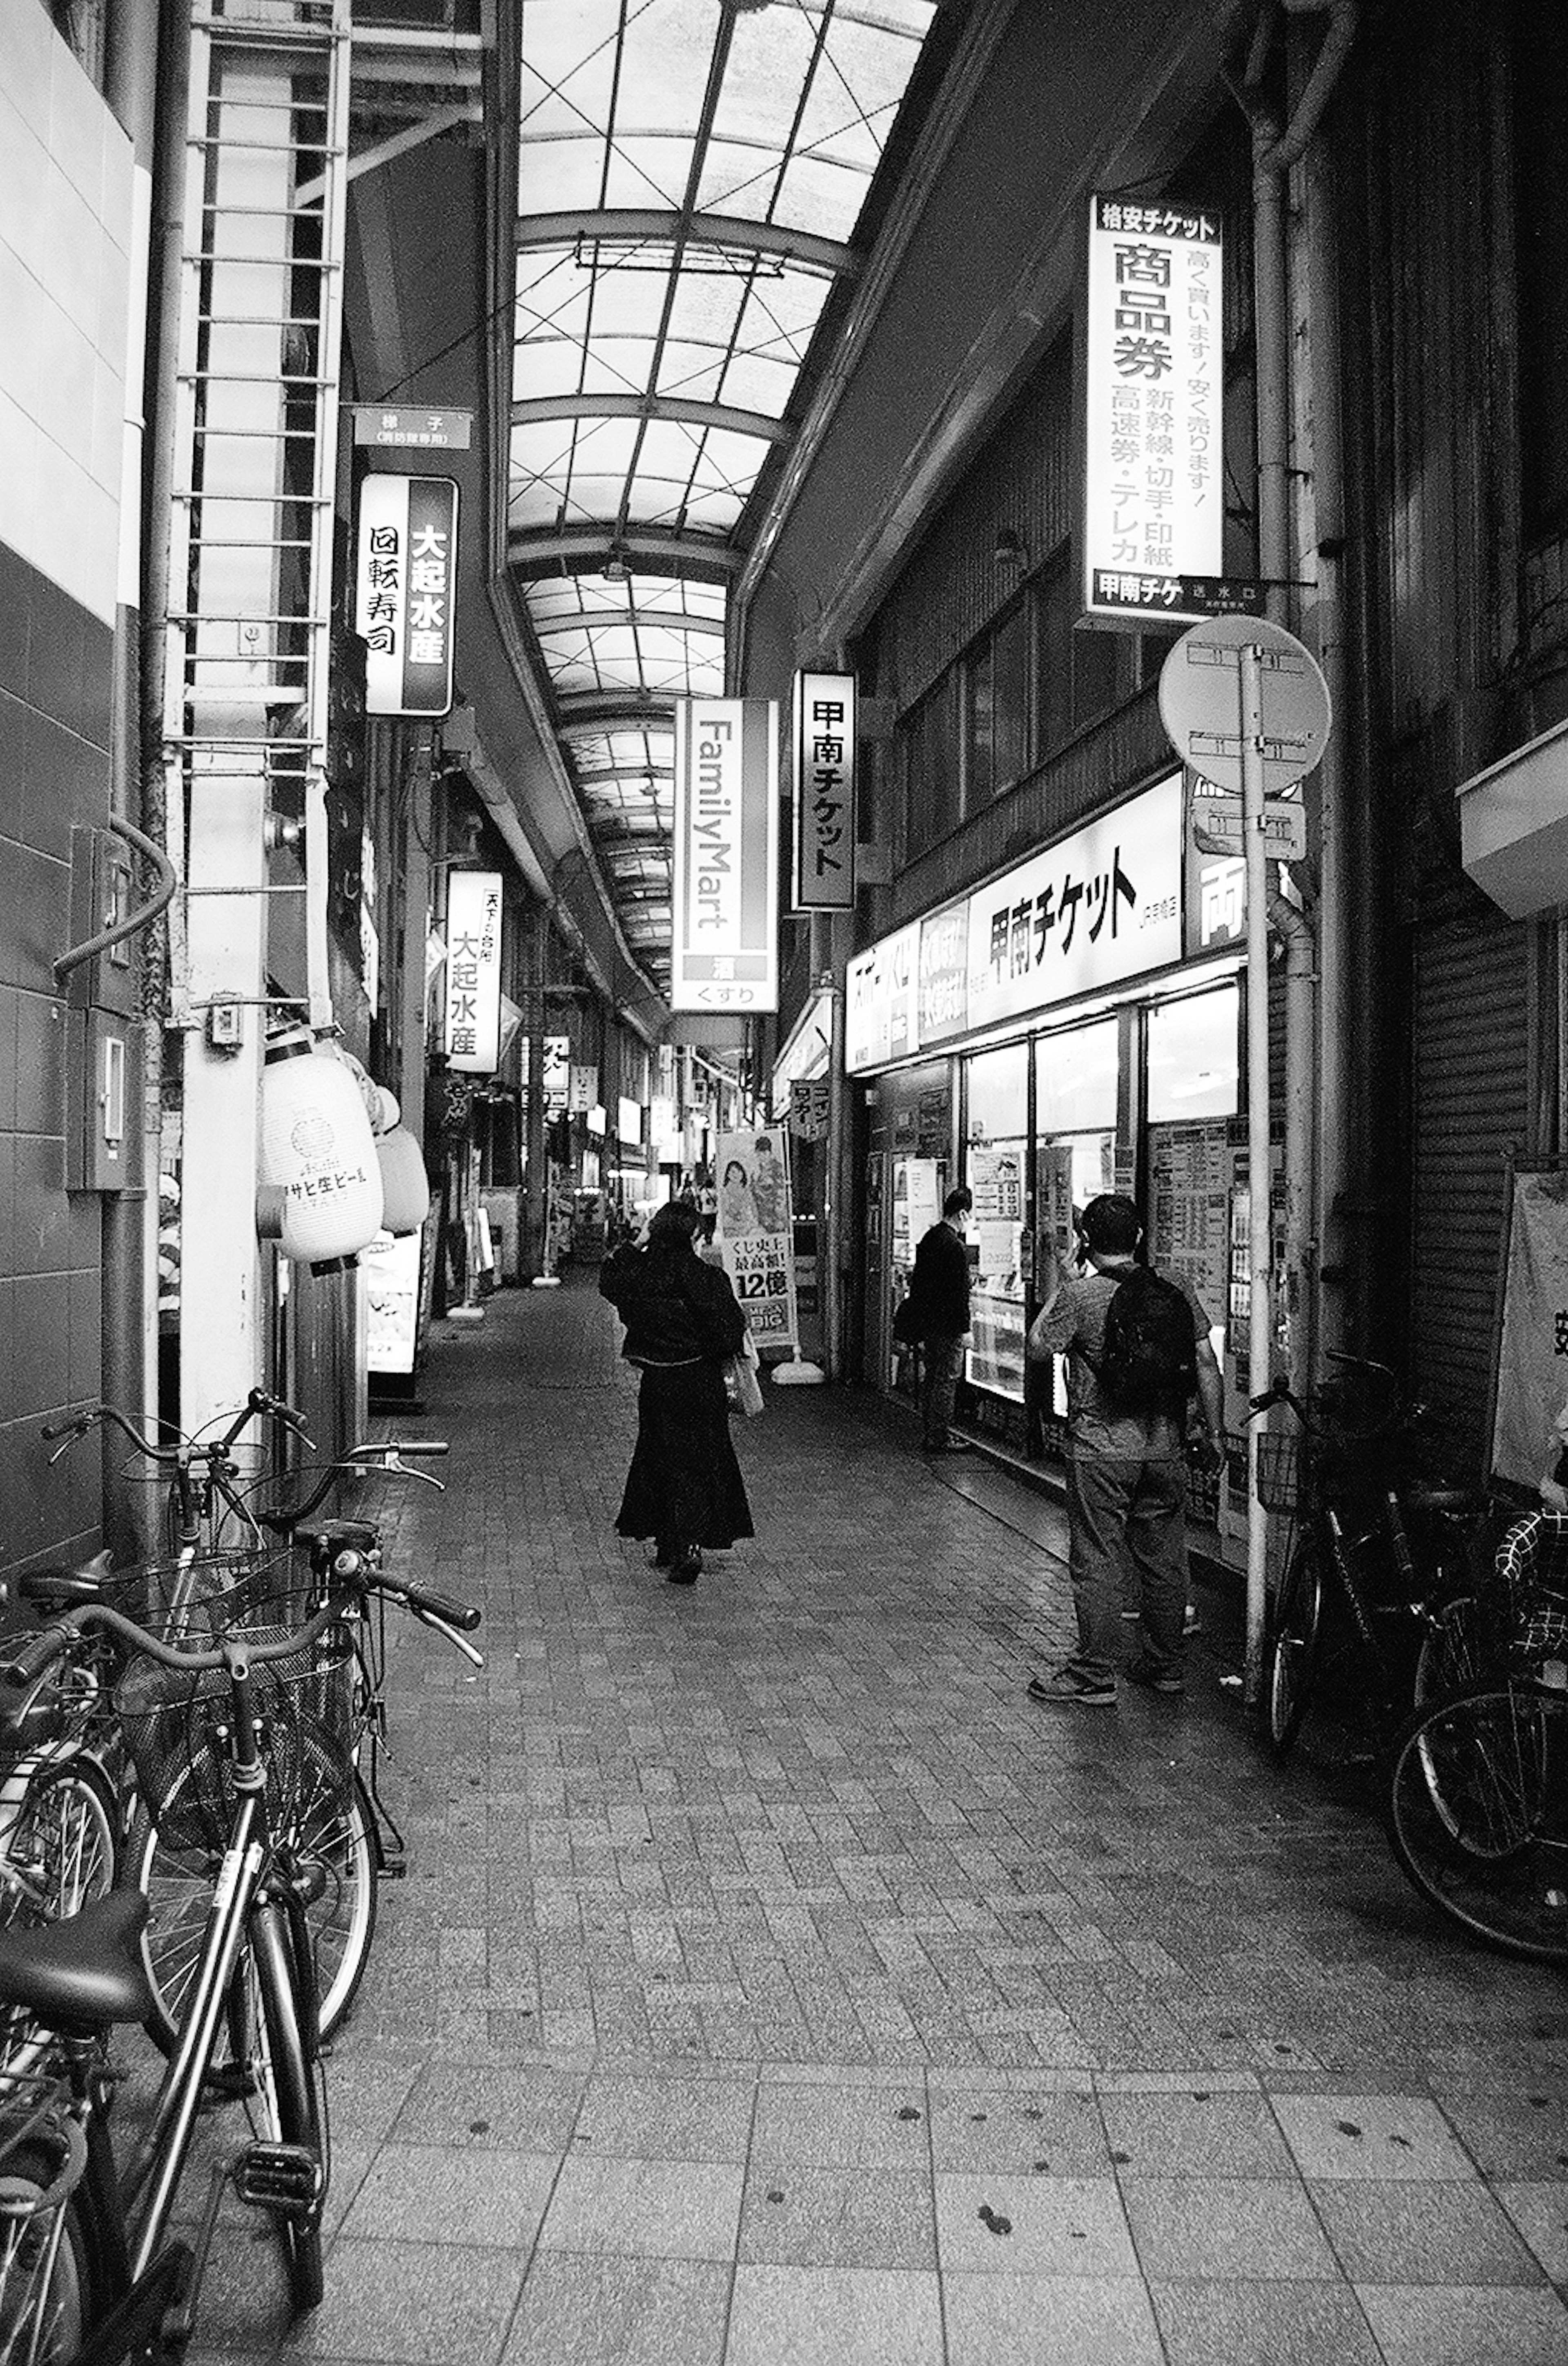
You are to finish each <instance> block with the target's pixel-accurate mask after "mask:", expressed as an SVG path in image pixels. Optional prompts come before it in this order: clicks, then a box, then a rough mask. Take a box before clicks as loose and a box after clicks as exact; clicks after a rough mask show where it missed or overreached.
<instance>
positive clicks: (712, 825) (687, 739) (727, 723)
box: [670, 698, 779, 1011]
mask: <svg viewBox="0 0 1568 2366" xmlns="http://www.w3.org/2000/svg"><path fill="white" fill-rule="evenodd" d="M674 873H675V875H674V897H675V908H674V915H673V918H674V926H673V930H672V938H673V942H672V945H671V972H670V1008H671V1010H730V1011H751V1010H773V1009H776V1008H777V1007H778V898H779V753H778V707H777V704H776V703H775V702H774V701H773V700H772V699H761V698H744V699H742V698H685V699H678V700H677V701H676V704H675V866H674Z"/></svg>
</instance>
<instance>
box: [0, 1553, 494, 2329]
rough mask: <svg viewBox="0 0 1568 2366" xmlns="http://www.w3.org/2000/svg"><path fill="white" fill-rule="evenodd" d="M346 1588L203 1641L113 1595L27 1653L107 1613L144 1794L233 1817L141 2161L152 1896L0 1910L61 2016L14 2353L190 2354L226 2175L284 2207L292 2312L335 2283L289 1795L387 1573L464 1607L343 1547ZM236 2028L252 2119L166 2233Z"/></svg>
mask: <svg viewBox="0 0 1568 2366" xmlns="http://www.w3.org/2000/svg"><path fill="white" fill-rule="evenodd" d="M333 1562H334V1566H333V1569H332V1572H331V1580H330V1584H329V1586H328V1588H327V1593H326V1598H325V1599H324V1600H323V1601H322V1602H321V1606H320V1607H319V1608H317V1609H316V1610H315V1611H314V1612H313V1614H312V1615H311V1617H309V1618H308V1619H307V1620H306V1621H305V1623H304V1624H303V1626H301V1627H299V1628H294V1629H290V1630H288V1631H287V1632H284V1633H277V1634H272V1635H266V1634H261V1633H258V1632H257V1631H256V1630H255V1629H254V1628H244V1627H240V1628H235V1629H233V1630H232V1631H231V1632H230V1633H228V1634H226V1635H225V1636H224V1637H223V1638H222V1639H220V1640H218V1641H216V1642H214V1643H212V1644H211V1645H210V1646H209V1647H205V1648H194V1647H193V1646H192V1645H191V1644H190V1643H188V1642H186V1643H181V1642H174V1641H167V1640H164V1639H162V1638H160V1637H159V1636H157V1635H154V1634H152V1632H150V1631H149V1630H148V1629H147V1628H144V1627H141V1626H140V1625H139V1624H137V1623H136V1622H134V1621H133V1620H131V1619H130V1618H128V1617H124V1616H123V1615H122V1614H121V1613H119V1612H118V1611H116V1610H113V1609H111V1608H109V1607H108V1606H106V1605H103V1604H101V1603H87V1604H84V1605H81V1606H78V1607H76V1608H73V1609H72V1610H69V1611H66V1612H65V1613H64V1614H63V1615H62V1617H60V1618H59V1619H58V1620H56V1621H54V1622H53V1623H52V1624H51V1626H49V1627H48V1628H44V1629H43V1630H42V1632H41V1633H40V1634H39V1635H38V1636H36V1637H33V1638H30V1639H28V1641H27V1642H25V1643H24V1644H23V1645H22V1646H21V1648H20V1649H19V1650H18V1651H16V1652H15V1653H14V1655H13V1661H12V1665H11V1670H10V1674H11V1677H12V1680H13V1682H14V1683H15V1684H16V1685H17V1687H18V1688H20V1689H22V1690H23V1691H26V1690H27V1689H28V1688H30V1687H31V1686H32V1685H33V1684H36V1683H37V1682H38V1680H39V1678H40V1677H41V1676H42V1675H43V1674H44V1673H45V1672H46V1670H48V1669H49V1668H50V1667H51V1666H52V1665H53V1664H54V1663H55V1662H57V1661H58V1660H60V1659H62V1658H66V1657H69V1656H71V1655H73V1653H75V1652H78V1651H82V1650H83V1649H84V1648H85V1642H84V1639H85V1638H87V1637H90V1636H91V1635H92V1634H94V1633H105V1632H107V1634H109V1635H111V1636H112V1637H113V1638H114V1639H115V1641H116V1642H117V1644H118V1646H119V1647H121V1649H122V1650H123V1651H124V1652H125V1655H126V1674H125V1676H124V1677H123V1678H122V1680H121V1682H120V1684H119V1686H118V1696H117V1697H118V1710H119V1714H120V1715H121V1717H122V1718H123V1720H124V1723H125V1726H126V1730H127V1737H128V1741H129V1743H130V1747H131V1749H132V1751H133V1753H134V1755H135V1758H136V1762H137V1766H138V1774H139V1779H140V1781H141V1786H142V1790H143V1794H144V1797H146V1798H148V1799H149V1800H154V1801H157V1802H158V1803H159V1807H160V1810H161V1812H162V1813H163V1815H164V1819H165V1820H166V1821H167V1822H168V1823H169V1824H170V1825H171V1826H173V1825H175V1824H177V1823H179V1822H181V1821H184V1822H186V1823H192V1824H194V1823H197V1822H200V1823H201V1824H203V1825H204V1826H216V1827H218V1828H220V1831H221V1834H222V1849H221V1865H220V1876H219V1878H218V1880H217V1881H216V1883H215V1884H213V1885H211V1886H209V1889H208V1892H207V1908H206V1921H205V1926H204V1932H203V1937H202V1943H201V1946H200V1950H199V1956H198V1961H197V1966H196V1970H195V1973H194V1976H193V1978H192V1981H191V1984H190V1989H189V1995H188V2000H187V2006H186V2012H185V2015H184V2018H183V2022H182V2026H181V2030H180V2035H179V2041H178V2044H177V2045H176V2047H175V2051H174V2053H173V2055H172V2057H171V2059H170V2061H169V2064H168V2067H167V2069H166V2070H165V2073H164V2079H163V2081H162V2083H161V2085H160V2088H159V2090H158V2094H157V2097H156V2099H155V2101H154V2104H153V2107H152V2113H151V2116H150V2119H149V2123H148V2125H147V2127H146V2130H145V2132H144V2134H143V2135H142V2136H141V2140H140V2142H139V2143H138V2144H137V2145H136V2146H135V2148H134V2150H133V2152H132V2154H131V2156H130V2159H129V2161H128V2162H127V2163H126V2164H125V2165H124V2167H123V2169H122V2168H121V2166H120V2164H119V2163H118V2161H117V2158H116V2155H115V2149H114V2142H113V2135H112V2127H111V2117H112V2100H113V2092H114V2080H113V2078H112V2075H111V2074H110V2072H109V2069H108V2066H107V2041H108V2037H109V2034H110V2032H111V2031H112V2029H113V2028H114V2027H115V2026H116V2025H117V2024H119V2023H124V2022H146V2021H148V2020H150V2019H151V2018H152V2016H153V2013H154V2011H155V2000H154V1997H153V1994H152V1986H151V1982H150V1980H149V1977H148V1972H147V1968H146V1964H145V1961H144V1958H143V1955H142V1953H141V1940H142V1937H143V1934H144V1931H145V1927H146V1923H147V1919H148V1901H147V1898H146V1897H145V1896H144V1895H143V1894H142V1893H141V1892H140V1891H136V1890H117V1891H115V1892H114V1893H112V1895H111V1896H109V1897H108V1898H103V1899H99V1900H97V1901H96V1902H95V1903H93V1904H91V1905H89V1906H87V1907H86V1908H85V1910H83V1911H82V1912H81V1913H80V1914H78V1915H77V1916H75V1917H74V1918H73V1919H72V1920H71V1921H62V1922H55V1923H51V1924H47V1925H43V1926H41V1927H39V1928H36V1929H24V1928H13V1929H12V1930H10V1931H9V1932H0V2004H5V2005H6V2006H8V2007H10V2008H13V2009H17V2010H20V2011H25V2012H26V2013H28V2015H30V2016H31V2017H32V2019H33V2020H34V2021H35V2022H37V2024H38V2025H39V2028H40V2030H41V2031H42V2032H44V2033H45V2035H46V2040H47V2044H46V2049H45V2053H44V2056H43V2060H42V2067H41V2069H39V2070H35V2071H29V2073H28V2076H27V2077H26V2078H23V2079H14V2080H12V2081H10V2082H9V2086H8V2096H7V2097H6V2099H3V2108H0V2203H3V2207H0V2342H3V2343H4V2346H5V2355H6V2358H7V2360H10V2359H12V2358H15V2359H16V2360H18V2361H23V2360H25V2361H28V2366H32V2361H34V2360H43V2359H63V2358H77V2357H78V2356H83V2357H85V2358H88V2359H90V2360H92V2366H114V2361H115V2360H119V2359H122V2358H131V2357H135V2358H138V2359H140V2358H142V2357H146V2356H152V2355H159V2356H175V2357H177V2356H178V2355H180V2354H181V2352H182V2350H183V2349H184V2347H185V2345H186V2342H187V2341H188V2338H189V2335H190V2332H191V2328H192V2326H193V2324H194V2320H195V2314H196V2309H197V2299H198V2294H199V2291H200V2284H201V2278H202V2273H203V2270H204V2268H205V2264H206V2259H207V2256H208V2252H209V2248H210V2244H211V2241H212V2236H213V2230H214V2227H215V2225H216V2224H217V2219H218V2214H219V2210H220V2205H221V2203H222V2199H223V2195H224V2192H225V2191H226V2190H227V2189H228V2188H229V2186H231V2185H232V2187H233V2188H234V2190H235V2191H237V2192H238V2193H239V2195H240V2197H241V2199H242V2200H243V2201H244V2202H245V2203H248V2204H250V2205H252V2206H254V2207H257V2208H259V2209H262V2210H264V2211H265V2212H266V2213H268V2214H270V2215H271V2216H272V2217H273V2219H274V2221H275V2223H276V2227H277V2230H278V2233H279V2236H280V2238H281V2241H282V2245H283V2249H284V2254H285V2259H286V2264H287V2269H288V2287H289V2293H290V2298H291V2302H292V2304H293V2306H294V2308H295V2310H296V2312H299V2311H302V2310H306V2309H309V2308H311V2307H313V2306H314V2305H315V2304H316V2303H317V2302H318V2301H319V2300H320V2298H321V2291H322V2281H323V2279H322V2260H321V2211H322V2204H323V2202H324V2199H325V2195H326V2191H327V2184H328V2178H329V2174H330V2147H329V2144H328V2139H327V2132H326V2118H325V2113H324V2111H323V2109H322V2104H321V2092H320V2073H319V2064H320V2027H319V2021H318V2015H317V2011H316V1982H315V1977H314V1971H313V1967H312V1966H311V1962H310V1952H311V1950H310V1930H309V1923H308V1919H307V1898H308V1893H309V1890H310V1884H311V1879H312V1874H311V1868H310V1865H308V1864H303V1863H301V1861H300V1859H299V1856H298V1854H297V1853H296V1852H295V1850H294V1848H293V1847H292V1845H291V1844H290V1841H289V1837H288V1815H287V1813H285V1812H281V1810H282V1809H283V1808H284V1806H285V1804H286V1802H287V1798H288V1793H289V1790H290V1788H291V1786H292V1785H293V1782H294V1779H295V1776H294V1773H293V1771H291V1770H294V1769H297V1768H298V1766H299V1763H300V1759H301V1745H302V1742H304V1741H307V1740H308V1738H309V1736H310V1731H311V1729H312V1726H313V1724H314V1723H315V1721H316V1719H317V1718H318V1716H319V1714H320V1702H321V1696H322V1695H323V1694H325V1693H330V1692H331V1691H332V1690H333V1687H334V1686H335V1684H336V1683H337V1679H338V1677H339V1675H340V1673H341V1671H342V1669H343V1667H344V1663H345V1655H346V1652H347V1649H348V1646H347V1644H346V1641H345V1639H344V1637H345V1628H346V1627H347V1624H348V1622H351V1621H352V1620H353V1619H354V1618H355V1617H356V1616H358V1615H361V1614H362V1613H363V1610H364V1608H365V1606H366V1604H367V1601H368V1600H369V1598H370V1597H371V1596H372V1595H374V1594H378V1593H381V1594H386V1595H387V1596H388V1598H390V1599H396V1600H402V1601H405V1602H407V1603H408V1605H409V1606H410V1607H411V1608H412V1609H413V1610H414V1612H415V1614H416V1615H418V1616H421V1617H425V1618H426V1619H428V1620H429V1621H431V1622H432V1623H434V1624H436V1625H438V1626H441V1627H443V1628H445V1626H446V1623H447V1621H446V1613H448V1612H450V1611H453V1610H456V1611H457V1612H458V1613H459V1615H460V1617H461V1618H462V1619H463V1621H464V1623H466V1624H470V1625H471V1624H472V1623H473V1621H474V1618H475V1617H476V1615H477V1614H473V1613H471V1612H469V1611H468V1610H467V1609H466V1608H465V1607H464V1606H460V1605H449V1604H446V1603H444V1602H443V1601H441V1600H440V1598H439V1597H433V1596H429V1595H425V1594H421V1593H420V1592H419V1590H418V1589H414V1588H410V1587H400V1586H396V1585H394V1584H393V1583H391V1582H390V1581H389V1580H386V1579H384V1578H382V1577H381V1576H380V1575H379V1574H378V1572H375V1571H374V1570H372V1569H371V1568H369V1567H368V1566H367V1565H366V1564H364V1563H363V1562H362V1561H360V1560H356V1559H355V1556H354V1555H353V1554H351V1553H349V1552H348V1551H346V1550H344V1551H339V1552H336V1553H334V1555H333ZM225 2042H226V2044H227V2045H228V2047H229V2048H230V2049H231V2056H232V2060H233V2063H234V2065H235V2067H236V2070H237V2072H238V2073H239V2075H238V2076H236V2077H235V2078H233V2079H231V2082H230V2083H231V2084H232V2085H234V2086H235V2087H236V2088H238V2089H240V2090H243V2095H244V2098H245V2101H246V2107H247V2111H248V2113H250V2115H251V2119H252V2135H251V2140H250V2141H249V2142H248V2143H246V2144H244V2145H243V2146H240V2147H239V2149H238V2150H237V2152H236V2153H235V2154H234V2156H233V2157H232V2158H231V2159H229V2160H227V2161H225V2162H223V2163H221V2164H220V2165H219V2167H218V2168H217V2169H215V2171H214V2173H213V2178H212V2180H211V2184H210V2187H209V2193H208V2197H207V2203H206V2207H205V2210H204V2212H203V2214H202V2216H201V2218H200V2221H199V2224H198V2225H197V2230H196V2233H195V2236H194V2238H193V2239H192V2240H191V2241H190V2242H188V2243H187V2242H186V2241H185V2240H184V2239H182V2238H179V2237H175V2236H172V2235H171V2233H170V2228H171V2225H172V2224H173V2219H174V2214H175V2203H176V2199H177V2196H178V2191H179V2186H180V2181H181V2178H182V2176H183V2173H184V2170H185V2168H186V2161H187V2158H188V2156H189V2152H190V2146H191V2139H192V2135H193V2131H194V2129H195V2126H196V2123H197V2114H198V2112H199V2110H200V2108H201V2104H202V2100H203V2094H204V2090H206V2089H207V2087H208V2085H209V2073H210V2070H211V2068H212V2066H213V2063H214V2060H215V2058H216V2057H217V2056H218V2054H219V2051H220V2045H221V2044H223V2043H225Z"/></svg>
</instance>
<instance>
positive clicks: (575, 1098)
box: [566, 1060, 599, 1117]
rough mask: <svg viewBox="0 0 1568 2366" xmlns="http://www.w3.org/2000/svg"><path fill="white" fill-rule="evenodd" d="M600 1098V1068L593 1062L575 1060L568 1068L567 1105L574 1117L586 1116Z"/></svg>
mask: <svg viewBox="0 0 1568 2366" xmlns="http://www.w3.org/2000/svg"><path fill="white" fill-rule="evenodd" d="M598 1098H599V1070H598V1067H597V1065H595V1064H594V1063H593V1062H592V1061H587V1062H579V1061H576V1060H574V1061H573V1062H572V1063H571V1065H570V1067H569V1068H568V1070H567V1083H566V1105H567V1110H568V1111H569V1113H570V1115H571V1116H573V1117H586V1116H587V1114H588V1112H589V1110H591V1109H592V1107H593V1104H594V1102H595V1101H596V1100H597V1099H598Z"/></svg>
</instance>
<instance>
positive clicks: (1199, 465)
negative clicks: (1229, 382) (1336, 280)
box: [1082, 197, 1261, 623]
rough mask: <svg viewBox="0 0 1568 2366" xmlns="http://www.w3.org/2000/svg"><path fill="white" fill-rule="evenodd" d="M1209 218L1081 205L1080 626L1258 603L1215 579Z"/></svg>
mask: <svg viewBox="0 0 1568 2366" xmlns="http://www.w3.org/2000/svg"><path fill="white" fill-rule="evenodd" d="M1222 262H1223V249H1222V243H1221V228H1220V216H1219V214H1218V212H1217V211H1215V210H1212V209H1211V208H1206V207H1202V206H1188V205H1179V204H1172V205H1162V204H1158V203H1154V204H1132V203H1129V202H1128V201H1127V200H1125V199H1123V198H1121V197H1091V198H1090V200H1089V280H1088V289H1087V294H1086V299H1085V305H1084V333H1083V350H1084V369H1083V400H1084V418H1083V450H1082V462H1083V506H1084V531H1083V541H1082V548H1083V555H1084V582H1083V591H1082V603H1083V613H1084V614H1085V616H1086V617H1088V618H1090V619H1092V620H1099V621H1101V622H1105V623H1109V622H1110V621H1111V620H1112V619H1113V618H1120V617H1126V618H1129V619H1132V620H1134V622H1135V621H1136V619H1138V618H1139V617H1146V616H1157V617H1164V618H1170V617H1178V618H1179V617H1190V616H1206V615H1210V614H1213V612H1214V611H1215V609H1216V608H1224V607H1233V606H1239V607H1243V608H1250V607H1252V606H1253V605H1254V604H1255V601H1256V603H1257V604H1260V603H1261V588H1260V587H1259V586H1258V585H1254V584H1239V583H1236V584H1227V583H1226V582H1224V580H1223V579H1222V574H1221V569H1222V568H1223V566H1224V324H1223V319H1222V301H1221V291H1222V286H1223V273H1222Z"/></svg>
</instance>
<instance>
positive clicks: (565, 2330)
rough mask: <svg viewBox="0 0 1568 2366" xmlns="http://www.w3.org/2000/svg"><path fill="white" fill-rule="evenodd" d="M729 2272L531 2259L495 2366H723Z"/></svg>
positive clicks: (566, 2257) (656, 2263)
mask: <svg viewBox="0 0 1568 2366" xmlns="http://www.w3.org/2000/svg"><path fill="white" fill-rule="evenodd" d="M728 2304H729V2270H728V2267H721V2266H719V2265H717V2264H716V2263H711V2262H708V2261H705V2260H697V2259H584V2258H577V2257H573V2256H571V2255H570V2254H569V2253H565V2252H547V2253H542V2254H540V2255H539V2256H538V2257H536V2259H535V2261H534V2263H533V2266H532V2267H531V2269H530V2270H529V2273H528V2280H527V2282H526V2283H525V2286H524V2290H523V2297H522V2301H521V2303H520V2304H519V2306H518V2310H517V2314H516V2317H515V2319H514V2320H513V2326H512V2329H511V2332H510V2334H509V2336H508V2338H507V2343H506V2348H505V2350H504V2352H503V2353H502V2366H721V2361H722V2359H723V2354H724V2337H725V2319H726V2315H727V2314H728Z"/></svg>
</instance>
